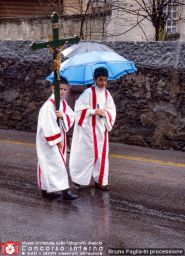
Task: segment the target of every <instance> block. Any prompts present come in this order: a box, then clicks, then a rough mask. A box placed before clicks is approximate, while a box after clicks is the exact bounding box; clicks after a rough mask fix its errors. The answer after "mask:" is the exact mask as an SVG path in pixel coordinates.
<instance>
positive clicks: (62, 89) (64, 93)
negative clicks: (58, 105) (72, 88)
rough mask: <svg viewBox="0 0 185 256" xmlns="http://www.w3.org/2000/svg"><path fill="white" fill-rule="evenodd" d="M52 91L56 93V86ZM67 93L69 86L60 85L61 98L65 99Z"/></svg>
mask: <svg viewBox="0 0 185 256" xmlns="http://www.w3.org/2000/svg"><path fill="white" fill-rule="evenodd" d="M52 91H53V92H54V86H52ZM66 93H67V84H62V83H60V98H64V97H65V95H66Z"/></svg>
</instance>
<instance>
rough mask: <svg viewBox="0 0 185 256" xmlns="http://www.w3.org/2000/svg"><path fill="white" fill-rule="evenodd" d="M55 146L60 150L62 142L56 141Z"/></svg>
mask: <svg viewBox="0 0 185 256" xmlns="http://www.w3.org/2000/svg"><path fill="white" fill-rule="evenodd" d="M57 147H58V149H59V150H62V143H61V142H59V143H57Z"/></svg>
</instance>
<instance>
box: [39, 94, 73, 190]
mask: <svg viewBox="0 0 185 256" xmlns="http://www.w3.org/2000/svg"><path fill="white" fill-rule="evenodd" d="M60 111H62V113H63V119H60V128H59V126H58V124H57V117H56V114H55V101H54V95H52V96H51V97H50V98H49V99H48V100H47V101H46V102H45V103H44V105H43V106H42V108H41V109H40V112H39V117H38V126H37V137H36V148H37V156H38V168H37V180H38V186H39V188H40V189H43V190H47V192H56V191H60V190H65V189H68V188H69V182H68V173H67V169H66V154H67V140H66V132H67V131H68V130H69V129H70V128H71V126H72V125H73V123H74V112H73V111H72V110H71V108H70V107H69V106H68V104H67V103H66V101H65V100H64V99H62V100H61V102H60ZM58 142H61V143H62V149H61V150H59V149H58V146H57V143H58Z"/></svg>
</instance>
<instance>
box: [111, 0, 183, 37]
mask: <svg viewBox="0 0 185 256" xmlns="http://www.w3.org/2000/svg"><path fill="white" fill-rule="evenodd" d="M129 2H130V3H128V1H126V0H122V1H121V0H113V1H112V10H113V11H118V10H119V11H120V10H122V18H123V19H124V15H126V14H129V15H131V16H135V23H134V24H132V26H130V28H129V29H128V30H126V31H124V32H123V33H117V34H112V36H116V35H121V34H125V33H127V32H128V31H130V30H132V29H133V28H135V27H137V26H139V27H140V28H141V30H142V32H143V33H144V34H145V37H147V36H146V33H145V31H144V29H143V27H142V24H143V21H145V20H148V21H149V22H151V24H152V25H153V27H154V30H155V41H164V40H166V37H167V30H166V24H167V22H168V21H170V20H172V21H174V22H178V21H179V20H182V19H184V18H183V17H182V13H183V12H182V10H183V8H184V7H185V3H183V0H132V1H129ZM174 7H175V8H178V10H179V11H178V15H177V16H176V17H172V16H171V11H172V8H174Z"/></svg>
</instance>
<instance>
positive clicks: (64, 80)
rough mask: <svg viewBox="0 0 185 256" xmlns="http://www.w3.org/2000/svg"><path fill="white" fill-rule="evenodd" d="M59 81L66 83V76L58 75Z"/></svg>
mask: <svg viewBox="0 0 185 256" xmlns="http://www.w3.org/2000/svg"><path fill="white" fill-rule="evenodd" d="M60 83H61V84H68V81H67V78H65V77H64V76H60Z"/></svg>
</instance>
